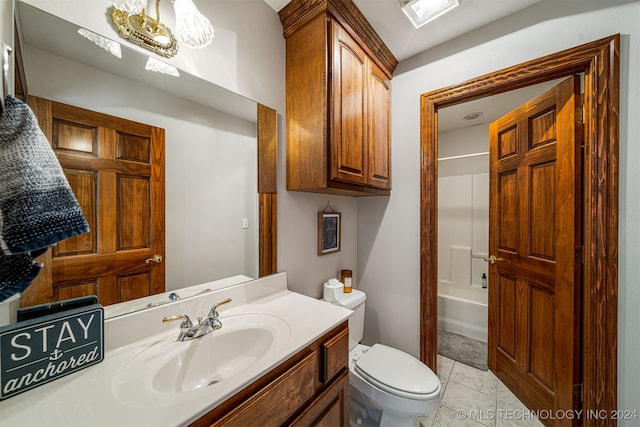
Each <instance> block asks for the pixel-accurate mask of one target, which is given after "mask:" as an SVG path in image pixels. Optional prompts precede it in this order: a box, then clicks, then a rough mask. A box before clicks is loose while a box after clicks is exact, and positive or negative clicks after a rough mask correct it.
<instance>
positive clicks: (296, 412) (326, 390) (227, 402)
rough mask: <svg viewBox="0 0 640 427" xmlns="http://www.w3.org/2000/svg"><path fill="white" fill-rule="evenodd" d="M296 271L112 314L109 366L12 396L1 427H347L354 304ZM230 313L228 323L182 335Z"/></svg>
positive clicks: (2, 406)
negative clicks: (301, 290)
mask: <svg viewBox="0 0 640 427" xmlns="http://www.w3.org/2000/svg"><path fill="white" fill-rule="evenodd" d="M286 280H287V279H286V274H285V273H280V274H276V275H273V276H268V277H265V278H261V279H257V280H253V281H250V282H246V283H240V284H237V285H234V286H231V287H227V288H224V289H219V290H212V291H211V292H208V293H204V294H201V295H196V296H194V297H191V298H185V299H183V300H179V301H175V302H172V303H168V304H161V305H157V306H154V307H151V308H148V309H145V310H142V311H138V312H134V313H130V314H127V315H122V316H118V317H115V318H112V319H108V320H106V321H105V325H104V326H105V329H104V332H105V350H106V351H105V357H104V361H103V362H101V363H99V364H97V365H94V366H92V367H90V368H87V369H84V370H82V371H80V372H76V373H74V374H71V375H69V376H67V377H64V378H61V379H59V380H56V381H53V382H51V383H48V384H45V385H43V386H40V387H37V388H35V389H32V390H29V391H26V392H24V393H22V394H20V395H17V396H15V397H12V398H9V399H7V400H4V401H2V402H0V426H16V425H20V426H30V425H38V426H112V425H118V426H129V425H130V426H143V425H149V426H151V425H153V426H156V425H163V426H173V425H175V426H178V425H197V426H204V425H207V426H208V425H216V426H218V425H220V426H223V425H224V426H247V425H260V426H269V425H283V424H286V425H318V424H320V425H331V426H339V425H347V424H348V403H347V402H348V389H349V380H348V378H349V377H348V326H347V319H348V317H349V316H350V315H351V313H352V312H351V311H350V310H347V309H345V308H342V307H339V306H335V305H332V304H327V303H324V302H322V301H319V300H315V299H313V298H309V297H306V296H303V295H300V294H297V293H295V292H291V291H289V290H288V289H287V281H286ZM227 298H231V300H232V301H231V303H228V304H225V305H223V306H221V307H219V308H218V312H219V319H220V321H221V322H222V328H221V329H219V330H216V331H213V332H211V333H209V334H207V335H204V336H202V337H200V338H197V339H192V340H186V341H176V338H177V336H178V332H179V322H169V323H163V322H162V319H163V318H165V317H171V316H176V315H182V314H186V315H188V316H189V317H190V318H192V319H194V323H195V322H196V321H195V318H196V317H198V316H206V315H207V313H208V312H209V310H210V309H211V307H212V306H213V305H215V304H217V303H218V302H220V301H223V300H225V299H227Z"/></svg>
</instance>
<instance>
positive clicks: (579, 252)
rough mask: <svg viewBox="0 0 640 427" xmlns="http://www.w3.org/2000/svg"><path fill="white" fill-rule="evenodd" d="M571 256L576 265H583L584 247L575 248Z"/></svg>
mask: <svg viewBox="0 0 640 427" xmlns="http://www.w3.org/2000/svg"><path fill="white" fill-rule="evenodd" d="M573 254H574V256H575V259H576V262H577V263H579V264H584V246H576V247H575V249H574V250H573Z"/></svg>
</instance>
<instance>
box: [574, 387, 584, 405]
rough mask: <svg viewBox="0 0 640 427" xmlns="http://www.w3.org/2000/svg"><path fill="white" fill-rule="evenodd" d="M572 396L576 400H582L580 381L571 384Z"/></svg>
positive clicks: (582, 393) (582, 392)
mask: <svg viewBox="0 0 640 427" xmlns="http://www.w3.org/2000/svg"><path fill="white" fill-rule="evenodd" d="M573 398H574V399H575V400H577V401H578V402H583V401H584V388H583V387H582V383H580V384H574V385H573Z"/></svg>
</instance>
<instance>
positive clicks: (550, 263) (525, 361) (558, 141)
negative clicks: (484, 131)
mask: <svg viewBox="0 0 640 427" xmlns="http://www.w3.org/2000/svg"><path fill="white" fill-rule="evenodd" d="M579 101H580V90H579V79H578V78H574V77H572V78H569V79H567V80H565V81H564V82H563V83H561V84H559V85H558V86H556V87H555V88H553V89H552V90H550V91H548V92H546V93H544V94H542V95H540V96H538V97H536V98H535V99H533V100H531V101H529V102H528V103H526V104H524V105H522V106H520V107H518V108H517V109H515V110H513V111H511V112H510V113H508V114H507V115H505V116H503V117H502V118H500V119H498V120H497V121H495V122H493V123H491V125H490V158H491V164H490V187H491V200H490V233H489V234H490V239H489V250H490V253H491V254H492V255H495V256H496V258H497V261H496V262H495V264H492V265H491V266H490V268H489V278H490V284H493V286H489V355H488V356H489V358H488V359H489V360H488V362H489V367H490V368H491V370H492V371H494V372H495V374H496V375H497V376H498V378H500V379H501V380H502V381H503V382H504V383H505V384H506V385H507V387H509V388H510V389H511V390H512V391H513V392H514V393H515V394H516V396H518V398H519V399H520V400H521V401H522V402H523V403H525V404H526V405H527V407H528V408H530V409H533V410H541V409H548V410H554V411H555V410H558V409H562V410H568V409H575V408H577V404H578V403H577V402H576V401H575V400H574V397H573V384H577V383H579V381H580V379H579V378H578V377H577V374H576V373H577V372H579V370H578V369H575V368H576V366H577V365H579V356H580V354H579V342H580V335H579V334H580V330H579V323H578V321H577V319H579V313H580V309H579V299H578V298H576V295H578V294H579V292H580V291H579V286H580V283H579V280H576V277H578V276H577V275H575V274H574V271H575V268H576V267H575V260H574V248H575V247H576V246H579V245H580V244H581V242H580V235H579V234H580V233H579V232H577V231H576V230H579V229H580V228H581V224H579V222H580V216H579V215H576V213H577V212H579V210H580V207H579V203H580V197H579V188H580V185H579V184H580V176H579V174H580V171H579V169H578V168H576V156H577V155H579V151H577V149H576V146H577V145H578V146H579V143H580V141H579V140H577V139H576V135H579V134H580V132H579V125H577V124H576V121H575V117H574V116H575V110H576V107H577V106H578V105H579ZM576 189H578V191H576ZM543 422H544V423H545V424H547V425H550V426H551V425H553V426H569V425H572V423H573V421H572V420H569V419H564V420H560V419H558V420H543Z"/></svg>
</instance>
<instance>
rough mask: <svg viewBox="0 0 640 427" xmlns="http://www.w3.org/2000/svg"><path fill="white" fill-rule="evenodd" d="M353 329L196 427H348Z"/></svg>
mask: <svg viewBox="0 0 640 427" xmlns="http://www.w3.org/2000/svg"><path fill="white" fill-rule="evenodd" d="M348 363H349V329H348V324H347V322H346V321H345V322H343V323H342V324H340V325H338V326H337V327H335V328H333V329H332V330H331V331H329V332H328V333H326V334H325V335H323V336H322V337H320V338H319V339H317V340H316V341H314V342H313V343H312V344H310V345H309V346H307V347H306V348H304V349H303V350H301V351H299V352H298V353H296V354H295V355H294V356H292V357H291V358H289V359H287V360H286V361H285V362H283V363H282V364H280V365H279V366H278V367H276V368H274V369H272V370H271V371H269V372H268V373H267V374H265V375H264V376H262V377H261V378H260V379H258V380H256V381H255V382H254V383H252V384H250V385H249V386H248V387H246V388H244V389H243V390H242V391H240V392H238V393H237V394H235V395H234V396H232V397H231V398H229V399H227V400H226V401H225V402H223V403H222V404H220V405H218V406H217V407H216V408H215V409H213V410H211V411H210V412H209V413H207V414H206V415H204V416H203V417H201V418H200V419H198V420H197V421H195V422H194V423H193V424H192V426H224V427H232V426H238V427H246V426H261V427H269V426H274V427H275V426H327V427H329V426H331V427H334V426H335V427H338V426H345V427H346V426H348V425H349V405H348V402H349V365H348Z"/></svg>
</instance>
